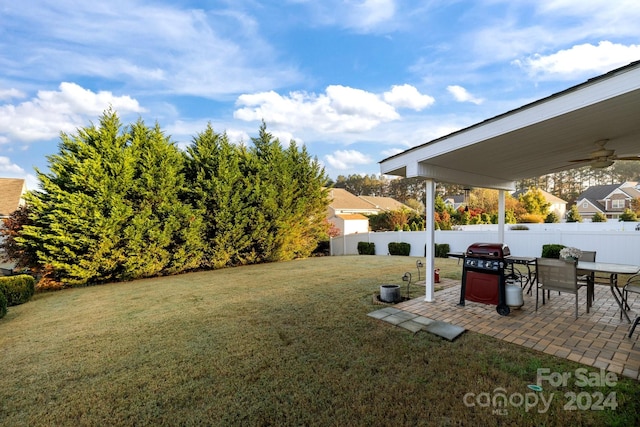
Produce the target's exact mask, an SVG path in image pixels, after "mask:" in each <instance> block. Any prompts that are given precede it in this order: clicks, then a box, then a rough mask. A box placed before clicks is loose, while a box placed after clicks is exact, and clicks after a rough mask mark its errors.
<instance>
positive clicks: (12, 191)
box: [0, 178, 27, 216]
mask: <svg viewBox="0 0 640 427" xmlns="http://www.w3.org/2000/svg"><path fill="white" fill-rule="evenodd" d="M26 191H27V187H26V184H25V180H24V179H17V178H0V216H9V215H11V214H12V213H13V212H14V211H15V210H16V209H18V207H19V206H20V205H21V203H22V195H23V194H24V193H25V192H26Z"/></svg>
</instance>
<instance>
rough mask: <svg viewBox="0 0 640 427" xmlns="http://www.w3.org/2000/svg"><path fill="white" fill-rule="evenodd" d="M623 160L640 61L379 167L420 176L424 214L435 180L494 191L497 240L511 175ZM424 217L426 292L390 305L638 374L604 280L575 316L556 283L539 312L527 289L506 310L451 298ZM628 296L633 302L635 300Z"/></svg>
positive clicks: (633, 121) (628, 155) (636, 140)
mask: <svg viewBox="0 0 640 427" xmlns="http://www.w3.org/2000/svg"><path fill="white" fill-rule="evenodd" d="M628 159H640V61H636V62H633V63H631V64H629V65H627V66H624V67H621V68H618V69H616V70H613V71H611V72H609V73H607V74H604V75H601V76H598V77H596V78H593V79H591V80H588V81H586V82H584V83H582V84H579V85H577V86H573V87H571V88H569V89H567V90H564V91H562V92H559V93H556V94H553V95H551V96H549V97H547V98H543V99H541V100H538V101H535V102H533V103H530V104H527V105H525V106H522V107H520V108H518V109H515V110H512V111H509V112H506V113H504V114H502V115H499V116H496V117H493V118H490V119H487V120H485V121H483V122H480V123H477V124H475V125H472V126H470V127H468V128H465V129H462V130H460V131H457V132H454V133H452V134H450V135H447V136H444V137H441V138H438V139H435V140H433V141H429V142H427V143H424V144H421V145H418V146H416V147H413V148H411V149H408V150H406V151H404V152H402V153H399V154H396V155H394V156H391V157H388V158H386V159H384V160H382V161H381V162H380V171H381V173H383V174H387V175H395V176H400V177H418V176H419V177H424V178H426V195H427V197H426V201H425V202H426V203H425V204H426V212H427V214H426V215H427V218H433V214H434V200H435V187H436V185H437V183H438V182H442V183H452V184H459V185H463V186H465V187H468V188H474V187H476V188H489V189H496V190H498V192H499V220H500V223H499V224H498V239H497V241H496V242H495V243H504V228H505V224H504V210H505V202H504V200H505V192H506V191H514V190H515V183H516V181H518V180H521V179H526V178H533V177H539V176H543V175H546V174H550V173H555V172H560V171H563V170H568V169H572V168H577V167H583V166H589V165H590V166H591V167H593V168H602V167H608V166H610V165H612V164H613V163H614V162H615V161H617V160H628ZM426 223H427V233H426V240H427V244H426V252H427V253H426V259H425V267H426V271H430V272H431V274H426V277H427V280H426V283H425V298H424V299H416V300H412V301H407V302H404V303H401V304H399V305H398V306H397V307H396V308H399V309H401V310H403V311H406V312H409V313H413V314H417V315H420V316H424V317H426V318H429V319H434V320H440V321H444V322H449V323H452V324H455V325H458V326H462V327H464V328H466V329H468V330H472V331H476V332H479V333H482V334H486V335H491V336H494V337H496V338H498V339H501V340H505V341H509V342H513V343H516V344H519V345H523V346H525V347H530V348H533V349H536V350H540V351H543V352H545V353H550V354H554V355H556V356H559V357H564V358H567V359H570V360H573V361H576V362H580V363H583V364H585V365H589V366H593V367H597V368H604V369H606V370H609V371H612V372H615V373H618V374H621V375H624V376H627V377H631V378H635V379H640V378H639V371H640V344H638V340H637V339H636V338H637V335H638V332H637V331H636V333H635V335H634V337H633V338H631V339H629V338H626V334H627V333H628V330H629V326H630V325H629V323H628V322H627V321H626V319H623V320H620V317H619V313H620V310H619V309H618V305H617V304H616V302H615V301H614V300H613V297H612V294H611V292H610V291H609V288H608V287H602V286H596V298H595V303H594V307H593V310H591V312H590V313H588V314H587V313H586V312H585V311H586V306H585V307H582V308H583V312H582V313H581V314H580V316H579V317H578V319H575V318H574V316H573V315H572V312H571V310H572V308H573V305H572V303H571V301H570V300H571V298H572V296H571V295H567V296H565V295H558V294H557V292H556V293H555V295H552V299H551V304H547V305H545V306H544V307H542V308H541V309H539V311H538V312H537V313H536V312H535V311H534V308H535V293H534V295H533V299H532V296H530V295H525V305H524V307H523V309H522V310H512V312H511V314H510V315H509V316H504V317H503V316H499V315H497V314H496V311H495V307H494V306H488V305H483V304H477V303H468V304H467V305H466V306H465V307H455V304H456V302H457V301H458V300H459V298H460V287H459V286H450V287H447V288H446V289H444V290H442V291H439V292H437V294H436V293H435V292H434V283H433V281H434V275H433V270H434V243H435V240H434V222H433V221H427V222H426ZM512 255H516V256H517V255H518V254H512ZM454 284H455V285H459V282H455V283H454ZM565 299H566V301H565ZM630 301H631V306H632V308H634V306H635V309H636V310H637V309H638V307H640V301H633V300H630ZM636 314H637V313H632V314H631V315H632V316H635V315H636ZM632 318H633V317H632Z"/></svg>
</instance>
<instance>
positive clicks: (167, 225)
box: [123, 120, 203, 278]
mask: <svg viewBox="0 0 640 427" xmlns="http://www.w3.org/2000/svg"><path fill="white" fill-rule="evenodd" d="M130 138H131V139H130V146H129V149H130V151H131V155H132V156H133V158H135V159H136V163H135V169H134V175H133V180H132V184H133V185H132V187H131V190H130V192H129V194H128V198H129V201H130V203H131V207H132V209H133V210H134V212H135V213H134V215H133V217H132V219H131V221H129V222H128V224H127V225H126V227H125V228H124V231H123V234H124V237H125V239H126V248H127V257H126V259H125V260H124V263H123V266H124V270H125V271H124V276H125V277H126V278H136V277H147V276H153V275H157V274H161V273H162V274H164V273H169V274H170V273H176V272H180V271H184V270H188V269H192V268H196V267H198V266H199V265H200V258H201V254H202V249H203V243H202V240H201V238H200V230H201V226H202V219H201V217H200V216H199V215H196V211H195V210H194V209H193V208H191V207H190V206H189V205H188V204H186V203H184V198H185V196H186V191H185V187H184V176H183V171H182V166H183V156H182V154H181V153H180V151H179V150H178V148H177V147H176V146H175V145H174V144H173V143H172V142H171V141H170V140H169V138H168V137H166V136H165V135H164V133H163V132H162V130H161V129H160V126H159V125H158V124H156V125H155V126H154V127H153V128H148V127H147V126H146V125H145V124H144V122H143V121H142V120H138V122H136V123H135V124H134V125H132V126H131V131H130Z"/></svg>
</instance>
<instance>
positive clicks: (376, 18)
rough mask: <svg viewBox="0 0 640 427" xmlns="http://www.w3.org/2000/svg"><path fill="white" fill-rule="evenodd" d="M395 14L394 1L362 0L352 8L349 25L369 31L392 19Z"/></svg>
mask: <svg viewBox="0 0 640 427" xmlns="http://www.w3.org/2000/svg"><path fill="white" fill-rule="evenodd" d="M395 12H396V5H395V0H362V1H360V2H359V3H358V4H356V5H355V6H354V7H353V9H352V13H351V16H350V19H349V24H350V26H352V27H356V28H359V29H363V30H369V29H371V28H373V27H375V26H377V25H379V24H381V23H383V22H386V21H388V20H390V19H391V18H393V16H394V15H395Z"/></svg>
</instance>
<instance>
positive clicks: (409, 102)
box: [383, 84, 435, 111]
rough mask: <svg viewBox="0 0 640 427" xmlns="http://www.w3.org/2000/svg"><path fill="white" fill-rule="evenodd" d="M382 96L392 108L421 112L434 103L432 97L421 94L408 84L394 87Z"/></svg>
mask: <svg viewBox="0 0 640 427" xmlns="http://www.w3.org/2000/svg"><path fill="white" fill-rule="evenodd" d="M383 96H384V100H385V101H387V102H388V103H389V104H391V105H393V106H394V107H397V108H410V109H412V110H416V111H421V110H423V109H424V108H426V107H429V106H430V105H432V104H433V103H434V102H435V99H434V98H433V97H431V96H429V95H423V94H421V93H420V92H419V91H418V89H416V88H415V87H414V86H411V85H408V84H404V85H402V86H399V85H394V86H392V87H391V90H390V91H388V92H385V93H384V94H383Z"/></svg>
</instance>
